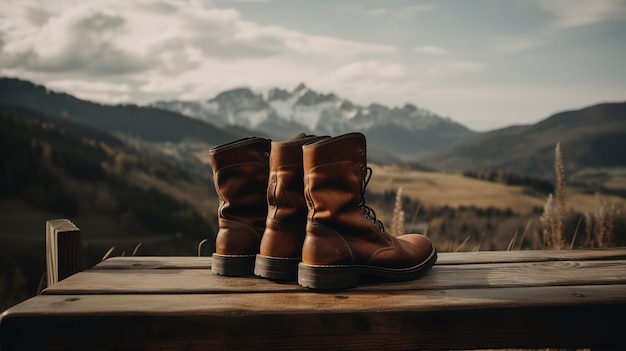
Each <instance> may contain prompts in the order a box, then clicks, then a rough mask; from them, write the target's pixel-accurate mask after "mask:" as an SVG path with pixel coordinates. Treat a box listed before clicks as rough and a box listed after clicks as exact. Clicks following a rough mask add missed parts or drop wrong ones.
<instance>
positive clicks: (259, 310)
mask: <svg viewBox="0 0 626 351" xmlns="http://www.w3.org/2000/svg"><path fill="white" fill-rule="evenodd" d="M625 294H626V285H613V286H610V287H609V288H607V287H603V286H576V287H530V288H528V287H524V288H500V289H462V290H461V289H457V290H425V291H412V292H406V293H396V294H387V293H385V292H381V293H374V292H354V293H351V294H345V295H340V294H319V293H313V292H307V293H303V294H293V293H273V294H263V293H252V294H217V295H202V294H199V295H196V294H192V295H103V296H102V295H87V296H80V295H79V296H38V297H36V298H33V299H30V300H28V301H27V302H25V303H23V304H21V305H18V306H17V307H15V308H13V309H11V310H10V312H9V313H8V314H7V315H5V316H4V319H3V324H2V332H3V333H6V334H5V335H8V334H9V333H10V335H11V337H10V344H5V345H4V346H6V347H7V350H10V349H14V348H13V346H15V345H19V346H21V347H24V346H26V348H31V347H32V348H34V349H42V350H46V349H54V348H53V347H51V345H59V344H63V345H64V347H65V348H64V349H68V350H71V349H81V348H82V349H91V348H94V346H97V347H95V348H97V349H100V350H115V349H137V350H169V349H172V350H174V349H185V350H202V349H236V350H252V349H255V350H258V349H272V350H286V349H293V348H296V349H300V350H317V349H325V350H345V349H352V350H378V349H386V350H406V349H412V348H416V347H419V348H426V349H455V348H456V349H458V348H465V349H467V348H487V347H489V348H505V347H518V348H533V347H548V346H549V347H608V346H611V347H615V346H616V345H617V346H626V340H625V338H624V336H623V334H622V328H623V325H622V324H620V323H615V322H613V320H614V318H616V319H617V318H622V317H623V315H624V313H626V302H625V301H624V298H623V297H624V296H625ZM581 301H584V303H581ZM42 310H46V311H48V313H47V314H45V315H41V311H42ZM35 317H36V318H35ZM24 330H38V337H37V338H32V337H29V336H30V335H29V333H23V332H20V331H24ZM63 330H65V331H66V330H73V334H72V337H71V338H67V335H65V336H64V335H63V334H62V333H61V332H62V331H63ZM39 331H41V332H39ZM113 335H114V336H115V337H112V336H113Z"/></svg>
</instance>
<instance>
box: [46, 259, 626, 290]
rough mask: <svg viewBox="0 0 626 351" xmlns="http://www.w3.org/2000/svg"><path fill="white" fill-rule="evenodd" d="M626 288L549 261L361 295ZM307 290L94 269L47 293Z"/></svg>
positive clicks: (616, 277)
mask: <svg viewBox="0 0 626 351" xmlns="http://www.w3.org/2000/svg"><path fill="white" fill-rule="evenodd" d="M624 283H626V260H621V261H619V260H610V261H547V262H523V263H494V264H486V263H485V264H473V265H469V264H467V265H450V266H435V267H433V268H432V269H431V271H430V272H429V273H428V274H427V275H426V276H424V277H422V278H420V279H418V280H415V281H409V282H399V283H398V282H387V283H378V282H374V283H367V282H366V283H364V284H362V285H361V286H360V287H359V288H356V290H363V291H382V290H384V291H387V292H393V291H402V290H434V289H468V288H502V287H516V286H518V287H520V286H556V285H587V284H624ZM281 291H306V289H304V288H301V287H300V286H298V285H297V284H296V283H294V282H292V283H285V284H279V283H275V282H271V281H268V280H266V279H260V278H256V277H223V276H217V275H214V274H212V273H211V272H210V271H209V270H207V269H168V270H156V269H155V270H150V269H136V270H132V269H125V270H120V269H109V270H107V269H94V270H90V271H84V272H80V273H78V274H75V275H73V276H72V277H69V278H67V279H65V280H64V281H62V282H59V283H58V284H55V285H54V286H52V287H50V288H47V289H46V290H44V292H43V293H44V294H122V293H237V292H281Z"/></svg>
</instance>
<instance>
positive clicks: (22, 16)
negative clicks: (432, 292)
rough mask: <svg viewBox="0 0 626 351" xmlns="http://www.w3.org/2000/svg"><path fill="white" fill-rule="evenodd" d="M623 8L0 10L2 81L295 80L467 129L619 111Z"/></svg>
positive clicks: (145, 97)
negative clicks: (611, 108)
mask: <svg viewBox="0 0 626 351" xmlns="http://www.w3.org/2000/svg"><path fill="white" fill-rule="evenodd" d="M625 38H626V1H625V0H593V1H591V0H589V1H588V0H582V1H577V0H563V1H559V0H543V1H528V0H521V1H519V0H515V1H513V0H511V1H502V2H493V1H484V0H476V1H463V0H458V1H446V0H443V1H436V2H435V1H432V2H430V1H403V0H396V1H382V0H381V1H374V0H363V1H356V0H354V1H347V0H346V1H342V0H339V1H297V0H291V1H287V0H285V1H237V2H234V1H184V0H178V1H149V0H141V1H137V0H133V1H126V0H89V1H74V0H58V1H41V0H40V1H35V0H30V1H24V0H3V1H2V2H1V3H0V74H1V75H3V76H11V77H18V78H23V79H29V80H33V81H35V82H37V83H41V84H45V85H47V86H48V87H51V88H53V89H57V90H62V91H66V92H68V93H70V94H74V95H76V96H78V97H81V98H85V99H92V100H97V101H99V102H106V103H117V102H133V103H139V104H144V103H149V102H152V101H155V100H158V99H168V100H171V99H209V98H212V97H214V96H215V95H216V94H217V93H219V92H221V91H223V90H226V89H231V88H236V87H242V86H248V87H251V88H252V89H254V90H256V91H258V92H264V91H266V90H267V89H269V88H272V87H281V88H286V89H293V88H294V87H295V86H296V85H297V84H298V83H300V82H304V83H305V84H307V85H308V86H310V87H311V88H313V89H315V90H318V91H320V92H324V93H330V92H334V93H336V94H338V95H340V96H342V97H345V98H348V99H350V100H352V101H353V102H355V103H359V104H364V105H367V104H370V103H374V102H377V103H383V104H387V105H390V106H394V105H403V104H404V103H412V104H416V105H418V106H420V107H423V108H427V109H430V110H432V111H433V112H435V113H439V114H442V115H446V116H450V117H451V118H453V119H455V120H457V121H459V122H461V123H463V124H465V125H467V126H468V127H470V128H473V129H476V130H486V129H493V128H497V127H503V126H507V125H511V124H520V123H533V122H535V121H537V120H539V119H542V118H545V117H547V116H548V115H549V114H551V113H554V112H558V111H560V110H563V109H571V108H578V107H583V106H585V105H587V104H593V103H597V102H603V101H615V100H619V101H623V100H626V84H624V82H625V81H626V69H625V68H624V65H623V62H626V39H625Z"/></svg>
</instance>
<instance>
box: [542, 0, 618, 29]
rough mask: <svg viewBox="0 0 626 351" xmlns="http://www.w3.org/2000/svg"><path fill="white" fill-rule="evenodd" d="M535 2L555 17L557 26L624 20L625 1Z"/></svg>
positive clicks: (545, 0)
mask: <svg viewBox="0 0 626 351" xmlns="http://www.w3.org/2000/svg"><path fill="white" fill-rule="evenodd" d="M537 3H538V4H539V6H540V7H541V8H542V9H543V10H544V11H546V12H548V13H550V14H552V15H553V16H554V17H555V22H554V26H555V27H557V28H572V27H581V26H586V25H592V24H595V23H601V22H605V21H612V20H622V21H623V20H626V2H624V1H622V0H593V1H589V0H537Z"/></svg>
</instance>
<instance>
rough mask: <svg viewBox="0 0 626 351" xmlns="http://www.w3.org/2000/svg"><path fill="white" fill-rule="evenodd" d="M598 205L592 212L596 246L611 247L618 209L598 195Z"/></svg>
mask: <svg viewBox="0 0 626 351" xmlns="http://www.w3.org/2000/svg"><path fill="white" fill-rule="evenodd" d="M598 202H599V205H598V207H596V211H595V213H594V226H593V232H594V237H595V243H596V245H597V247H601V248H604V247H613V246H614V245H615V244H614V236H615V220H616V218H617V215H618V214H619V209H618V208H617V206H615V204H613V203H610V202H609V201H606V200H604V199H601V198H600V197H598Z"/></svg>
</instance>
